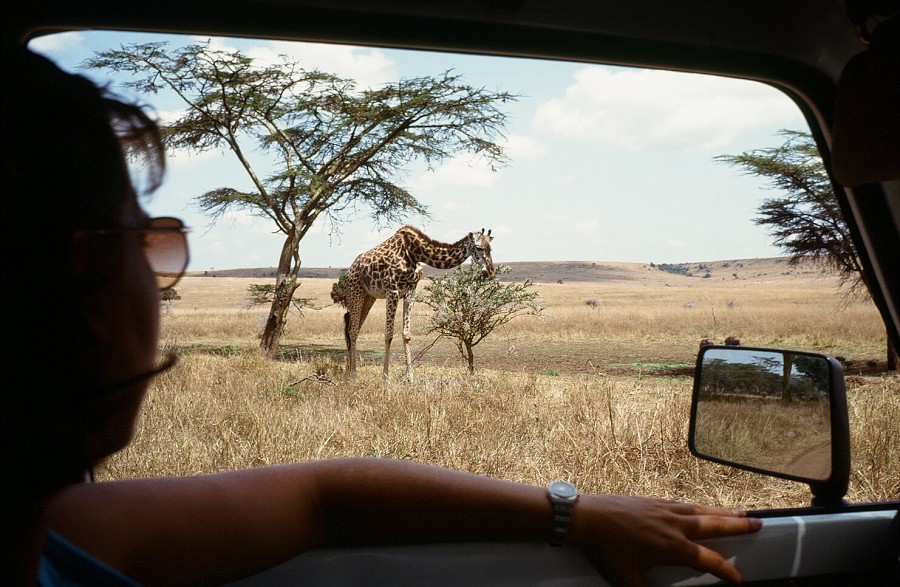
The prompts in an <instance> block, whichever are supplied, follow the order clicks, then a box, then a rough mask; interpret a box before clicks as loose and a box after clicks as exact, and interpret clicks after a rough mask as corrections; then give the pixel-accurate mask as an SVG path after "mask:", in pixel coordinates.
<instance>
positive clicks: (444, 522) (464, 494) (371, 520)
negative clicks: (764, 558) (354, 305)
mask: <svg viewBox="0 0 900 587" xmlns="http://www.w3.org/2000/svg"><path fill="white" fill-rule="evenodd" d="M551 521H552V516H551V507H550V503H549V501H548V499H547V496H546V491H545V489H544V488H541V487H535V486H531V485H525V484H519V483H512V482H508V481H501V480H498V479H493V478H489V477H482V476H478V475H473V474H469V473H463V472H459V471H454V470H450V469H443V468H438V467H431V466H427V465H421V464H417V463H411V462H407V461H396V460H390V459H374V458H372V459H366V458H348V459H334V460H326V461H313V462H307V463H298V464H292V465H279V466H271V467H260V468H256V469H246V470H240V471H231V472H227V473H220V474H215V475H203V476H196V477H179V478H156V479H135V480H127V481H115V482H101V483H94V484H85V485H79V486H75V487H72V488H69V489H67V490H66V491H64V492H63V493H62V494H60V495H59V496H58V497H57V498H56V499H55V500H54V502H53V504H52V507H51V510H50V514H49V523H50V527H52V528H54V529H56V530H57V531H58V532H60V534H62V535H63V536H65V537H67V538H68V539H69V540H71V541H72V542H73V543H75V544H76V545H78V546H79V547H81V548H83V549H84V550H86V551H87V552H89V553H91V554H92V555H94V556H96V557H97V558H99V559H101V560H103V561H105V562H107V563H108V564H110V565H112V566H114V567H116V568H119V569H120V570H122V571H124V572H125V573H127V574H129V575H130V576H132V577H133V578H134V579H136V580H138V581H141V582H143V583H145V584H147V585H154V584H164V585H175V584H185V585H203V584H216V583H221V582H225V581H229V580H235V579H237V578H240V577H243V576H246V575H249V574H252V573H255V572H259V571H261V570H264V569H266V568H269V567H271V566H273V565H275V564H278V563H280V562H283V561H285V560H287V559H289V558H291V557H292V556H294V555H296V554H298V553H300V552H303V551H305V550H308V549H311V548H315V547H319V546H336V545H361V544H408V543H424V542H448V541H500V540H510V541H511V540H517V541H531V540H537V541H543V540H547V539H548V538H549V536H550V531H551ZM758 528H759V522H758V521H757V520H751V519H748V518H744V517H742V514H740V513H739V512H733V511H730V510H720V509H716V508H701V507H699V506H689V505H683V504H676V503H670V502H663V501H658V500H649V499H643V498H629V497H622V496H605V495H583V496H581V497H580V498H579V500H578V502H577V504H576V506H575V509H574V512H573V515H572V527H571V535H570V539H571V540H570V541H571V543H572V544H574V545H576V546H578V547H580V548H582V549H583V550H584V551H585V553H586V554H587V555H588V556H589V557H590V558H591V559H592V560H593V561H594V562H595V563H596V564H597V565H598V566H599V567H600V568H601V570H602V571H603V572H604V573H605V574H606V575H607V576H608V577H609V578H610V579H612V580H614V581H615V582H616V583H617V584H622V585H632V584H640V583H636V582H634V581H637V580H638V578H640V580H642V577H643V572H644V571H645V570H646V569H647V568H649V567H650V566H652V565H655V564H661V563H666V564H675V565H687V566H692V567H695V568H698V569H700V570H703V571H708V572H711V573H713V574H716V575H717V576H720V577H722V578H725V579H729V580H736V579H738V578H739V575H738V574H737V571H736V570H735V569H734V568H733V567H732V566H731V565H730V564H728V563H727V562H726V561H725V560H724V559H723V558H722V557H721V556H719V555H718V554H717V553H715V552H713V551H709V550H708V549H705V548H702V547H700V546H699V545H697V544H695V543H694V542H693V541H694V540H698V539H703V538H712V537H716V536H725V535H731V534H741V533H747V532H753V531H755V530H757V529H758Z"/></svg>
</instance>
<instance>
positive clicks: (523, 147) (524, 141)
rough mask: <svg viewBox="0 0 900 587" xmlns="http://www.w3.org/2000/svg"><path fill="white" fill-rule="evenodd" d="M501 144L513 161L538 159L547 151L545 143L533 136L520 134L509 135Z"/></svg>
mask: <svg viewBox="0 0 900 587" xmlns="http://www.w3.org/2000/svg"><path fill="white" fill-rule="evenodd" d="M501 144H502V146H503V147H504V149H505V150H506V155H507V156H508V157H509V158H510V160H511V161H512V162H513V163H515V162H516V161H523V160H524V161H531V160H534V159H538V158H540V157H541V156H542V155H543V154H544V153H546V152H547V147H546V146H545V145H543V144H542V143H540V142H538V141H537V140H535V139H533V138H531V137H528V136H525V135H520V134H512V135H509V136H508V137H507V138H506V140H505V141H503V142H502V143H501Z"/></svg>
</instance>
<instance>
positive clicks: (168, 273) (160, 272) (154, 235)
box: [144, 218, 188, 289]
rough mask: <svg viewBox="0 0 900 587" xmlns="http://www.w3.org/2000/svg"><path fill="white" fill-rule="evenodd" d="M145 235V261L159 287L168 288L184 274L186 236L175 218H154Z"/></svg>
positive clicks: (186, 252)
mask: <svg viewBox="0 0 900 587" xmlns="http://www.w3.org/2000/svg"><path fill="white" fill-rule="evenodd" d="M151 228H152V229H153V230H151V231H148V232H147V233H146V235H145V239H146V240H145V241H144V250H145V252H146V255H147V261H148V262H149V263H150V266H151V267H152V268H153V272H154V273H155V274H156V282H157V284H158V285H159V289H168V288H170V287H172V286H173V285H175V283H176V282H177V281H178V280H179V279H180V278H181V276H182V275H183V274H184V270H185V269H186V268H187V263H188V250H187V237H186V236H185V233H184V225H183V224H182V223H181V221H180V220H178V219H177V218H155V219H154V220H153V223H152V225H151Z"/></svg>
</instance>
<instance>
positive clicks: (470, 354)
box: [466, 343, 475, 375]
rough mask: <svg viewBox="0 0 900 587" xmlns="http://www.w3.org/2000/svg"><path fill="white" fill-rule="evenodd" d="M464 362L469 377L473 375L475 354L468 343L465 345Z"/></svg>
mask: <svg viewBox="0 0 900 587" xmlns="http://www.w3.org/2000/svg"><path fill="white" fill-rule="evenodd" d="M466 361H467V362H468V363H469V375H471V374H473V373H475V353H474V352H473V351H472V345H470V344H469V343H466Z"/></svg>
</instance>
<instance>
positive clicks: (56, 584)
mask: <svg viewBox="0 0 900 587" xmlns="http://www.w3.org/2000/svg"><path fill="white" fill-rule="evenodd" d="M38 584H39V585H40V586H41V587H86V586H88V585H91V586H96V585H102V586H103V587H140V584H139V583H136V582H135V581H132V580H131V579H129V578H128V577H127V576H126V575H125V574H123V573H122V572H120V571H118V570H116V569H114V568H112V567H109V566H107V565H105V564H103V563H102V562H100V561H99V560H97V559H95V558H94V557H92V556H91V555H89V554H88V553H86V552H84V551H83V550H81V549H80V548H78V547H77V546H75V545H74V544H72V543H71V542H69V541H68V540H66V539H65V538H63V537H62V536H60V535H59V534H57V533H56V532H54V531H52V530H48V531H47V535H46V536H45V537H44V550H43V552H42V553H41V563H40V568H39V569H38Z"/></svg>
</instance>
